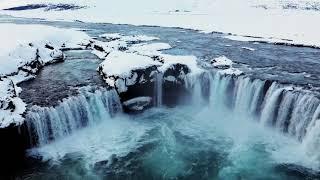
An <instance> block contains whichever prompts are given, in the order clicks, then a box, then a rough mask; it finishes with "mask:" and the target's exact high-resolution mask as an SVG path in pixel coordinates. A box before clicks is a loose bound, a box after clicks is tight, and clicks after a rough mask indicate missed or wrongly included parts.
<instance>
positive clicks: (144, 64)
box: [100, 51, 162, 77]
mask: <svg viewBox="0 0 320 180" xmlns="http://www.w3.org/2000/svg"><path fill="white" fill-rule="evenodd" d="M161 65H162V64H161V63H160V62H158V61H154V60H152V59H151V58H150V57H148V56H142V55H138V54H134V53H127V52H121V51H113V52H111V53H110V54H109V55H108V56H107V58H106V59H105V61H103V63H101V65H100V66H101V68H102V69H103V72H104V74H107V75H109V76H121V77H125V76H130V75H131V72H132V71H133V70H136V69H145V68H148V67H150V66H161Z"/></svg>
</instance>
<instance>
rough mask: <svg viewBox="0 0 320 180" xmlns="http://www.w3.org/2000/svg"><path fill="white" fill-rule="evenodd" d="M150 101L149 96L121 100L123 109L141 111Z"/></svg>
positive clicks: (148, 105) (149, 104)
mask: <svg viewBox="0 0 320 180" xmlns="http://www.w3.org/2000/svg"><path fill="white" fill-rule="evenodd" d="M151 102H152V98H151V97H137V98H133V99H130V100H128V101H125V102H123V106H124V108H125V111H137V112H139V111H142V110H144V109H145V108H146V107H150V106H151Z"/></svg>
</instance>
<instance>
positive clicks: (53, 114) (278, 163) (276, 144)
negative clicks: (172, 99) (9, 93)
mask: <svg viewBox="0 0 320 180" xmlns="http://www.w3.org/2000/svg"><path fill="white" fill-rule="evenodd" d="M0 22H6V23H8V22H11V23H12V22H14V23H21V24H26V23H35V24H45V25H52V26H57V27H64V28H78V29H86V32H87V33H88V34H89V35H90V36H92V37H96V38H98V35H100V34H102V33H106V32H109V33H114V32H120V33H123V34H146V35H152V36H158V37H160V39H161V41H164V42H167V43H169V44H170V45H172V46H173V47H174V48H172V49H170V50H167V51H166V53H170V54H179V55H190V54H192V55H195V56H197V57H198V58H199V59H201V60H203V61H206V60H210V59H212V58H214V57H217V56H221V55H226V56H228V57H229V58H231V59H232V60H234V61H235V62H236V63H237V66H239V68H241V69H242V70H243V71H244V72H245V73H246V75H242V76H239V77H235V76H227V75H222V74H220V73H217V72H216V71H210V70H208V71H206V72H204V73H203V74H201V75H199V76H193V77H187V78H186V82H185V84H186V89H187V90H188V91H189V93H190V96H191V97H187V98H186V99H184V100H182V101H181V103H179V104H178V105H177V106H176V107H173V108H168V107H166V106H164V105H163V102H164V100H163V97H165V94H166V93H167V92H165V91H164V88H163V87H162V86H163V84H162V83H161V82H162V81H163V76H162V74H158V75H157V83H155V87H154V90H153V91H154V96H153V98H155V99H156V101H155V107H154V108H152V109H149V110H147V111H145V112H143V113H141V114H134V115H128V114H124V113H123V112H122V108H121V104H120V100H119V97H118V95H117V94H116V92H115V91H114V90H112V89H106V87H104V82H103V81H101V79H100V78H99V75H98V73H97V72H96V68H97V67H98V65H99V63H100V62H101V61H100V60H99V59H98V58H97V57H94V56H92V55H90V52H86V51H81V52H72V51H70V52H66V53H67V59H66V62H64V63H60V64H55V65H50V66H47V67H45V68H44V69H43V70H42V71H41V72H40V74H39V75H38V76H37V78H36V79H35V80H32V81H29V82H25V83H22V84H21V87H22V89H23V91H22V94H21V97H22V98H23V100H24V101H25V102H27V103H28V109H29V111H28V113H27V115H26V117H27V119H26V122H27V126H28V128H29V131H30V132H31V134H32V136H31V137H30V142H31V144H32V145H33V148H31V149H29V150H28V157H29V158H30V159H28V163H29V166H28V168H26V169H24V170H23V171H22V172H17V174H16V175H15V178H17V179H19V178H20V179H72V180H73V179H139V180H140V179H226V180H229V179H290V180H291V179H319V178H320V175H319V171H320V152H319V149H320V121H319V119H320V100H319V92H318V91H317V90H316V89H317V87H319V79H320V77H319V74H320V68H319V67H320V62H319V60H318V57H319V55H320V51H319V50H317V49H311V48H297V47H287V46H276V45H272V44H258V43H250V42H237V41H231V40H228V39H225V38H223V35H221V34H202V33H199V32H197V31H192V30H184V29H179V28H161V27H146V26H130V25H112V24H93V23H92V24H91V23H80V22H48V21H40V20H29V19H14V20H12V19H9V20H8V19H7V20H5V19H1V18H0ZM244 46H246V47H248V46H249V47H252V48H255V49H256V51H253V52H251V51H250V52H249V51H247V50H244V49H243V48H241V47H244ZM302 59H303V61H302ZM306 72H308V74H307V75H306ZM177 96H179V94H177Z"/></svg>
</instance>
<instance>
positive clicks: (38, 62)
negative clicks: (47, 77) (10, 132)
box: [0, 24, 89, 128]
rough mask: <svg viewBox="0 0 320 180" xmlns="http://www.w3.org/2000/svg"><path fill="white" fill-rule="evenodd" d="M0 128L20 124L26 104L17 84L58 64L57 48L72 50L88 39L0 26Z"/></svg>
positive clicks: (66, 32)
mask: <svg viewBox="0 0 320 180" xmlns="http://www.w3.org/2000/svg"><path fill="white" fill-rule="evenodd" d="M0 39H1V44H0V128H4V127H7V126H9V125H10V124H16V125H17V124H21V123H22V122H23V120H24V118H23V117H22V114H23V113H24V112H25V110H26V104H25V103H23V101H22V100H21V99H20V98H19V93H20V92H21V89H20V88H19V87H18V86H17V84H18V83H20V82H22V81H25V80H28V79H31V78H34V76H36V74H37V72H38V71H39V70H40V69H41V68H42V67H43V66H44V65H46V64H49V63H53V62H57V61H62V60H63V58H64V55H63V52H62V51H61V48H65V47H68V48H76V47H80V45H81V44H82V43H87V40H88V39H89V37H88V36H87V35H86V34H85V33H83V32H78V31H75V30H71V29H58V28H54V27H48V26H41V25H14V24H0Z"/></svg>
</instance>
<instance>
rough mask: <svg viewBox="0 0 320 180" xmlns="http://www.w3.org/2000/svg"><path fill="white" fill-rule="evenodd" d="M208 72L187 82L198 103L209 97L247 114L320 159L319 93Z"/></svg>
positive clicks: (211, 101) (211, 102) (218, 105)
mask: <svg viewBox="0 0 320 180" xmlns="http://www.w3.org/2000/svg"><path fill="white" fill-rule="evenodd" d="M205 74H206V75H203V74H202V75H199V76H198V77H196V78H195V77H190V78H189V80H187V83H186V84H187V88H190V87H191V88H192V91H193V92H192V93H193V97H195V98H193V101H195V103H196V104H201V103H202V102H204V101H206V100H208V101H209V102H208V105H209V106H210V108H212V109H214V110H216V111H219V109H221V110H222V109H223V108H228V109H230V110H231V112H232V113H234V115H235V116H242V117H248V118H247V119H253V120H255V121H258V122H259V123H260V124H261V125H262V126H267V127H269V128H274V129H276V130H278V131H280V132H281V133H284V134H287V135H289V136H291V137H293V138H294V139H296V140H298V141H300V142H301V144H302V146H303V147H304V151H305V152H306V153H307V154H308V155H309V156H310V157H312V158H316V159H317V161H318V162H320V153H319V152H317V150H318V149H320V100H319V99H318V97H317V96H316V94H314V93H312V92H307V91H303V90H295V89H294V88H292V87H289V86H285V85H282V84H279V83H277V82H270V81H263V80H260V79H251V78H249V77H246V76H238V77H237V76H230V75H224V74H221V73H219V72H205ZM208 79H209V80H208ZM204 82H210V83H204ZM207 91H209V93H207ZM207 94H209V96H208V95H207ZM319 165H320V164H319Z"/></svg>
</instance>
